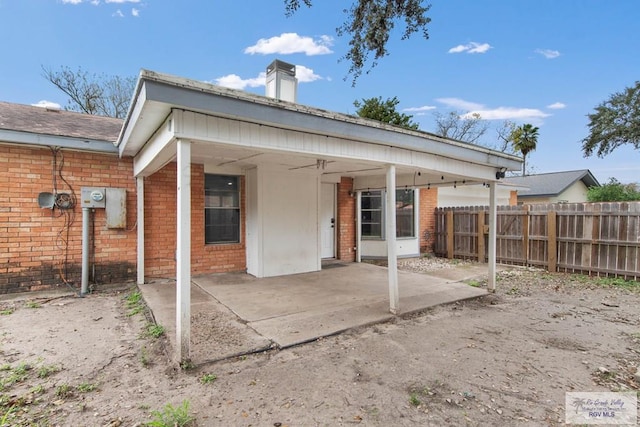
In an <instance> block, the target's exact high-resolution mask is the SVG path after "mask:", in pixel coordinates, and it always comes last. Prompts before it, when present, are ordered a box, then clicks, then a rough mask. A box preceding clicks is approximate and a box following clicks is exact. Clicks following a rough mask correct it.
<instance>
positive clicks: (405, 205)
mask: <svg viewBox="0 0 640 427" xmlns="http://www.w3.org/2000/svg"><path fill="white" fill-rule="evenodd" d="M414 211H415V209H414V203H413V190H408V189H407V190H396V237H415V227H414V220H415V215H414Z"/></svg>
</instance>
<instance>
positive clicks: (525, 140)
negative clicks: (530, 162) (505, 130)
mask: <svg viewBox="0 0 640 427" xmlns="http://www.w3.org/2000/svg"><path fill="white" fill-rule="evenodd" d="M509 139H511V144H513V148H514V150H516V151H519V152H520V153H522V160H523V162H522V176H524V175H525V174H526V170H527V154H529V153H530V152H532V151H535V149H536V145H537V144H538V128H537V127H536V126H533V125H532V124H529V123H527V124H524V125H521V126H518V127H516V128H515V129H514V130H513V131H512V132H511V137H510V138H509Z"/></svg>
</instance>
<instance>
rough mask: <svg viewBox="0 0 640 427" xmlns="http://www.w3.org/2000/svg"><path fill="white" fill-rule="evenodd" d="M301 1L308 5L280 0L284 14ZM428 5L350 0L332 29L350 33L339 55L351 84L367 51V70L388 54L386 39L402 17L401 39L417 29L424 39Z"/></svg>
mask: <svg viewBox="0 0 640 427" xmlns="http://www.w3.org/2000/svg"><path fill="white" fill-rule="evenodd" d="M301 3H304V4H305V5H306V6H307V7H311V5H312V0H284V4H285V10H286V14H287V16H291V15H293V14H294V13H296V11H297V10H298V9H299V8H300V5H301ZM336 7H338V6H336ZM430 8H431V5H424V6H423V1H422V0H353V1H352V2H351V7H350V8H349V9H344V10H343V12H344V13H345V14H346V16H347V18H346V20H345V22H344V23H343V24H342V25H340V26H339V27H338V28H337V29H336V32H337V34H338V36H344V35H348V36H349V37H350V40H349V51H348V52H347V53H346V54H345V55H344V56H343V57H342V59H346V60H347V61H348V62H349V64H350V65H349V74H351V75H352V76H353V80H352V84H353V85H355V82H356V80H357V79H358V77H360V76H361V75H362V71H363V70H364V68H365V64H366V63H367V62H368V61H369V55H371V54H373V62H372V63H371V66H370V67H369V69H368V70H367V72H368V71H369V70H371V69H372V68H373V67H375V66H376V65H377V63H378V60H379V59H381V58H384V57H385V56H387V55H388V54H389V52H388V50H387V42H388V41H389V36H390V34H391V32H392V31H393V29H394V27H395V25H396V23H397V22H403V21H404V32H403V33H402V40H406V39H408V38H409V37H411V35H412V34H414V33H418V32H419V33H422V37H424V38H425V39H428V38H429V33H428V31H427V25H428V24H429V23H430V22H431V18H429V17H428V16H427V12H429V9H430Z"/></svg>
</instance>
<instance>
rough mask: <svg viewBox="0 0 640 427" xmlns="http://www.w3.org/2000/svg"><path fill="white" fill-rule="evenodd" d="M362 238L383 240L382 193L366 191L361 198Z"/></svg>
mask: <svg viewBox="0 0 640 427" xmlns="http://www.w3.org/2000/svg"><path fill="white" fill-rule="evenodd" d="M361 202H362V203H361V211H362V220H361V225H362V237H367V238H378V239H381V238H382V216H383V212H382V191H365V192H363V193H362V197H361Z"/></svg>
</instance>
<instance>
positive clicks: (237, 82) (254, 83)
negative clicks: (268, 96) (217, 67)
mask: <svg viewBox="0 0 640 427" xmlns="http://www.w3.org/2000/svg"><path fill="white" fill-rule="evenodd" d="M266 79H267V73H265V72H264V71H263V72H261V73H260V74H258V77H254V78H251V79H243V78H242V77H240V76H239V75H237V74H227V75H226V76H222V77H218V78H217V79H214V82H215V84H217V85H218V86H224V87H228V88H231V89H245V88H247V87H260V86H264V85H265V83H266Z"/></svg>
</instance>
